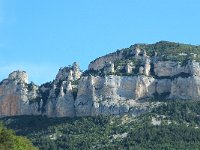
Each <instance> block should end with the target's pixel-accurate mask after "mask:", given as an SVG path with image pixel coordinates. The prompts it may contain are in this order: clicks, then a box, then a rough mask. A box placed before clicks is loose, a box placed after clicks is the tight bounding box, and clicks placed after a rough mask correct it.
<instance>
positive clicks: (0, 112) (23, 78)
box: [0, 71, 39, 116]
mask: <svg viewBox="0 0 200 150" xmlns="http://www.w3.org/2000/svg"><path fill="white" fill-rule="evenodd" d="M37 89H38V87H34V88H33V89H31V90H29V89H28V75H27V73H26V72H24V71H15V72H13V73H11V74H10V75H9V77H8V78H7V79H5V80H3V81H2V82H1V83H0V116H14V115H30V114H37V112H38V107H39V104H36V105H35V104H30V103H29V98H31V99H32V98H35V97H37Z"/></svg>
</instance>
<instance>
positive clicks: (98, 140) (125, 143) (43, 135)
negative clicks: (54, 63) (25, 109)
mask: <svg viewBox="0 0 200 150" xmlns="http://www.w3.org/2000/svg"><path fill="white" fill-rule="evenodd" d="M162 103H163V105H161V106H159V107H157V108H155V109H153V110H152V112H149V113H147V114H144V115H142V116H139V117H136V118H133V117H131V116H121V117H116V116H115V117H114V116H98V117H80V118H47V117H45V116H20V117H7V118H2V119H1V120H2V121H3V122H4V123H5V125H6V126H7V127H8V128H11V129H14V130H15V131H16V133H17V134H18V135H23V136H26V137H27V138H29V139H30V140H31V141H32V142H33V144H34V145H35V146H37V147H39V149H41V150H65V149H109V150H110V149H200V102H198V101H172V100H169V101H167V100H166V101H163V102H162ZM153 120H154V121H153ZM155 121H156V122H155Z"/></svg>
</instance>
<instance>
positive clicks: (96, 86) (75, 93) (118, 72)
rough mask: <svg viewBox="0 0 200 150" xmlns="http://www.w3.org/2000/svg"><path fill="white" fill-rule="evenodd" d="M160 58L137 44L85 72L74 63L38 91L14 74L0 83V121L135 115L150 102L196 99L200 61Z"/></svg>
mask: <svg viewBox="0 0 200 150" xmlns="http://www.w3.org/2000/svg"><path fill="white" fill-rule="evenodd" d="M154 47H156V46H154ZM154 47H153V48H154ZM195 48H196V47H195ZM159 53H160V52H159ZM159 53H157V52H155V51H152V49H150V51H147V50H145V49H144V48H143V47H142V48H141V47H139V46H137V45H136V46H133V47H130V48H129V49H124V50H122V51H117V52H115V53H111V54H108V55H106V56H103V57H100V58H98V59H96V60H95V61H93V62H91V63H90V65H89V70H87V71H86V72H84V73H82V72H81V71H80V68H79V65H78V64H77V63H74V64H73V65H72V66H68V67H64V68H61V69H60V70H59V71H58V74H57V75H56V78H55V80H54V81H52V82H49V83H45V84H43V85H41V86H37V85H35V84H34V83H32V82H31V83H28V75H27V73H26V72H24V71H14V72H13V73H11V74H10V75H9V76H8V78H7V79H5V80H3V81H2V82H0V117H3V116H14V115H47V116H49V117H76V116H96V115H101V114H103V115H123V114H130V115H133V116H135V115H139V114H141V113H145V112H147V111H150V110H151V108H152V107H155V106H157V105H158V103H152V102H150V101H148V100H149V99H152V98H162V99H163V98H165V99H195V100H199V99H200V64H199V62H197V61H195V60H194V59H188V57H187V55H188V54H186V53H184V55H183V54H182V53H181V54H180V56H181V59H183V58H182V57H186V58H187V59H185V61H182V62H179V61H172V60H163V59H161V58H162V57H163V55H161V54H159ZM149 54H151V56H150V55H149ZM194 55H195V58H198V56H197V55H196V54H194ZM192 56H193V55H192ZM170 57H172V56H170Z"/></svg>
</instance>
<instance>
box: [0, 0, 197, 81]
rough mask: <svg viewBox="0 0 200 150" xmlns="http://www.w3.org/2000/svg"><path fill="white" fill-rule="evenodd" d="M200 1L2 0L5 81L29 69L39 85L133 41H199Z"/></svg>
mask: <svg viewBox="0 0 200 150" xmlns="http://www.w3.org/2000/svg"><path fill="white" fill-rule="evenodd" d="M199 8H200V1H199V0H0V80H2V79H4V78H6V77H7V75H8V74H9V73H10V72H12V71H13V70H18V69H20V70H26V71H27V72H28V73H29V77H30V80H32V81H34V82H35V83H37V84H41V83H44V82H46V81H50V80H53V79H54V78H55V75H56V73H57V71H58V69H59V68H60V67H63V66H68V65H70V64H72V63H73V62H74V61H77V62H79V64H80V66H81V68H82V69H83V70H85V69H86V68H87V66H88V64H89V62H90V61H92V60H93V59H95V58H97V57H99V56H102V55H104V54H107V53H110V52H113V51H115V50H117V49H121V48H125V47H129V46H130V45H132V44H134V43H138V42H139V43H154V42H157V41H160V40H168V41H175V42H182V43H189V44H194V45H199V44H200V38H199V37H200V36H199V35H200V28H199V27H200V9H199Z"/></svg>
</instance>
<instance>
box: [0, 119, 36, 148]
mask: <svg viewBox="0 0 200 150" xmlns="http://www.w3.org/2000/svg"><path fill="white" fill-rule="evenodd" d="M26 149H27V150H37V148H35V147H34V146H33V145H32V143H31V142H30V141H29V140H28V139H27V138H25V137H22V136H16V135H15V133H14V132H13V131H12V130H10V129H6V128H5V127H4V126H3V125H2V124H1V123H0V150H26Z"/></svg>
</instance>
